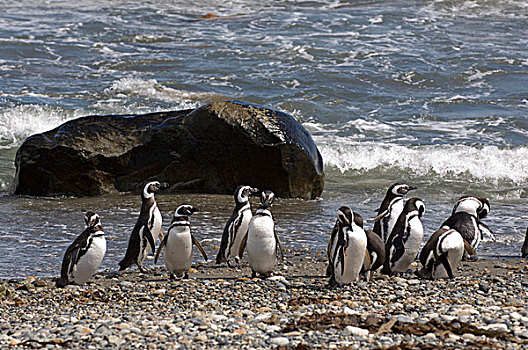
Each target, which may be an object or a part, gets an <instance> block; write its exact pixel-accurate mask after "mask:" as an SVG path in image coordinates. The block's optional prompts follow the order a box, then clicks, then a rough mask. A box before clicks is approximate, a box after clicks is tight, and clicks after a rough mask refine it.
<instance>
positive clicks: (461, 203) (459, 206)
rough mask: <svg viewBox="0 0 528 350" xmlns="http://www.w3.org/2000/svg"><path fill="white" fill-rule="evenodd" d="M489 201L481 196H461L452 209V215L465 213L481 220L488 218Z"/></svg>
mask: <svg viewBox="0 0 528 350" xmlns="http://www.w3.org/2000/svg"><path fill="white" fill-rule="evenodd" d="M490 210H491V208H490V204H489V200H488V199H487V198H486V197H481V196H467V195H466V196H462V197H460V198H459V199H458V201H457V202H456V204H455V206H454V207H453V212H452V214H455V213H459V212H465V213H468V214H471V215H473V216H475V217H477V219H479V220H481V219H484V218H485V217H486V216H488V214H489V212H490Z"/></svg>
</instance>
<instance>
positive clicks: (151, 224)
mask: <svg viewBox="0 0 528 350" xmlns="http://www.w3.org/2000/svg"><path fill="white" fill-rule="evenodd" d="M165 187H166V184H161V183H159V182H158V181H152V182H149V183H147V184H146V185H145V187H144V188H143V192H141V211H140V213H139V218H138V220H137V222H136V225H135V226H134V228H133V229H132V234H131V235H130V239H129V241H128V248H127V251H126V253H125V257H124V258H123V260H121V261H120V262H119V271H122V270H125V269H127V268H129V267H130V266H132V264H136V265H137V266H138V267H139V270H140V271H141V272H145V271H146V270H145V268H144V267H143V260H145V258H146V257H147V255H149V254H150V253H151V252H152V253H154V252H155V251H156V243H155V242H156V240H157V239H158V237H159V238H160V239H163V232H162V231H161V225H162V217H161V212H160V210H159V208H158V205H157V203H156V200H155V199H154V194H155V193H156V192H157V191H159V190H160V189H162V188H165Z"/></svg>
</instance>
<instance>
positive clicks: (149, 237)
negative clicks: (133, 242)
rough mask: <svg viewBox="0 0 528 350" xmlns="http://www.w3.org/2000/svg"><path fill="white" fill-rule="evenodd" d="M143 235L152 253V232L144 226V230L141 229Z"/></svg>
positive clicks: (154, 246) (153, 248)
mask: <svg viewBox="0 0 528 350" xmlns="http://www.w3.org/2000/svg"><path fill="white" fill-rule="evenodd" d="M143 235H144V236H145V237H146V238H147V240H148V242H149V245H150V249H151V251H152V252H153V253H154V252H155V251H156V243H154V237H153V236H152V232H151V231H150V229H149V228H148V226H146V225H145V226H144V229H143Z"/></svg>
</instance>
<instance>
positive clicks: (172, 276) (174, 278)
mask: <svg viewBox="0 0 528 350" xmlns="http://www.w3.org/2000/svg"><path fill="white" fill-rule="evenodd" d="M169 278H170V279H171V280H173V281H174V280H176V276H175V275H174V274H173V273H171V274H170V275H169Z"/></svg>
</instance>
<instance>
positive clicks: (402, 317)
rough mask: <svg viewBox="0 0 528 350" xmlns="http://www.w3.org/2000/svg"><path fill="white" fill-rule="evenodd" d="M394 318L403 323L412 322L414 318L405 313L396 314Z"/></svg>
mask: <svg viewBox="0 0 528 350" xmlns="http://www.w3.org/2000/svg"><path fill="white" fill-rule="evenodd" d="M396 320H398V322H403V323H412V322H414V320H413V319H412V318H410V317H409V316H407V315H398V316H396Z"/></svg>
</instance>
